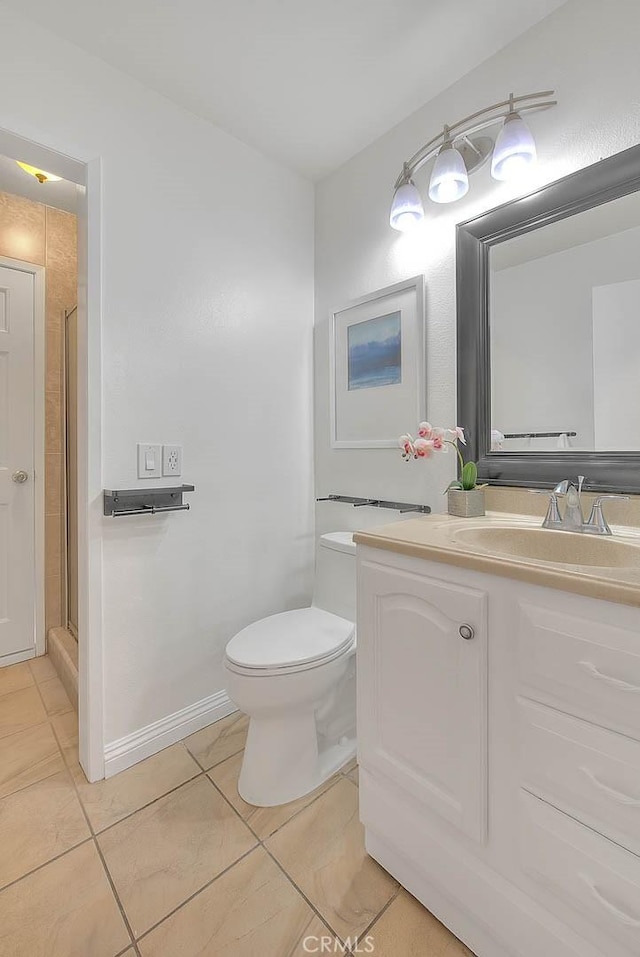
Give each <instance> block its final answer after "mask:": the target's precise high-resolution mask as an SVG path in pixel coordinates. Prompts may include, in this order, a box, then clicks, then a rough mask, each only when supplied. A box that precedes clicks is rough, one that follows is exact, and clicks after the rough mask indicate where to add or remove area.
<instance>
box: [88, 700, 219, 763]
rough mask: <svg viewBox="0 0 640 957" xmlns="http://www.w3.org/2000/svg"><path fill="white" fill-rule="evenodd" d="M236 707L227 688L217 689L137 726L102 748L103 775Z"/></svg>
mask: <svg viewBox="0 0 640 957" xmlns="http://www.w3.org/2000/svg"><path fill="white" fill-rule="evenodd" d="M237 710H238V709H237V708H236V706H235V704H233V702H232V701H231V699H230V698H229V695H228V694H227V692H226V691H218V692H217V694H213V695H210V696H209V697H208V698H202V700H201V701H196V703H195V704H191V705H189V706H188V707H187V708H183V709H182V710H181V711H176V712H175V713H174V714H169V715H167V716H166V717H165V718H160V720H159V721H154V722H153V724H148V725H147V726H146V728H140V730H139V731H134V732H133V734H128V735H127V736H126V737H124V738H119V739H118V740H117V741H112V742H111V744H108V745H106V747H105V749H104V776H105V777H106V778H110V777H113V775H114V774H118V773H119V772H120V771H124V770H125V769H126V768H130V767H132V765H134V764H137V763H138V762H139V761H144V759H145V758H150V757H151V755H152V754H157V753H158V751H162V749H163V748H168V747H169V745H171V744H175V743H176V741H181V740H182V739H183V738H186V737H188V735H190V734H193V733H194V731H200V729H201V728H206V727H207V725H209V724H213V723H214V721H219V720H220V718H226V717H227V715H229V714H232V713H233V712H234V711H237Z"/></svg>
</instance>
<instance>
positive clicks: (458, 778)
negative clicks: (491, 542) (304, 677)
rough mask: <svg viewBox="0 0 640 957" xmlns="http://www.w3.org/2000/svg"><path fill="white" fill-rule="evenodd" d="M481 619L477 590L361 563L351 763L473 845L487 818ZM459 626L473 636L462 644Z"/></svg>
mask: <svg viewBox="0 0 640 957" xmlns="http://www.w3.org/2000/svg"><path fill="white" fill-rule="evenodd" d="M486 616H487V611H486V593H485V592H483V591H478V590H476V589H473V588H467V587H464V586H461V585H456V584H449V583H447V582H444V581H438V580H436V579H433V578H430V577H427V576H426V575H424V576H423V575H421V574H415V573H412V572H409V571H405V570H403V569H395V568H390V567H388V566H384V565H380V564H378V563H376V562H372V561H369V560H363V561H361V562H360V569H359V581H358V740H359V745H358V751H359V758H360V762H361V764H362V766H363V767H364V768H366V769H368V770H370V771H373V772H375V771H378V772H382V773H383V774H384V775H386V776H387V777H389V778H390V779H391V780H393V781H394V782H395V783H396V784H397V785H399V786H401V787H402V788H404V789H405V790H406V791H408V792H410V793H411V794H413V795H414V796H415V797H416V798H417V799H418V800H419V801H420V802H422V804H423V805H425V806H426V807H428V808H430V809H431V810H432V811H435V812H436V813H437V814H439V815H441V816H442V817H444V818H446V819H447V820H448V821H450V822H451V823H452V824H454V825H455V826H457V827H458V828H459V829H460V830H461V831H463V832H464V833H465V834H467V835H468V836H469V837H471V838H473V839H474V840H476V841H478V842H483V841H484V840H485V837H486V818H487V798H486V795H487V624H486ZM463 625H470V626H471V627H472V629H473V633H474V634H473V637H472V638H470V639H467V640H465V638H463V637H461V634H460V628H461V627H462V626H463ZM463 631H464V629H463Z"/></svg>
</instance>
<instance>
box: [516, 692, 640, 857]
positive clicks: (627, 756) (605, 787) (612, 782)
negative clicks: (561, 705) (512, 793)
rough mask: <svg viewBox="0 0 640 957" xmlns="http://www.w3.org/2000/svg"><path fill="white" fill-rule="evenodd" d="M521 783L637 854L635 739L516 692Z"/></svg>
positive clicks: (639, 771)
mask: <svg viewBox="0 0 640 957" xmlns="http://www.w3.org/2000/svg"><path fill="white" fill-rule="evenodd" d="M518 705H519V721H520V735H519V740H520V745H521V750H520V754H521V766H520V783H521V784H522V786H523V787H524V788H526V790H527V791H531V792H532V793H533V794H536V795H538V797H541V798H543V799H544V800H545V801H548V802H549V803H550V804H553V805H554V806H555V807H558V808H560V809H561V810H563V811H566V813H567V814H570V815H571V816H572V817H575V818H577V820H579V821H582V822H583V823H585V824H588V825H589V827H593V828H595V830H596V831H599V832H600V833H601V834H604V835H605V836H606V837H608V838H610V839H611V840H612V841H616V842H617V843H618V844H621V845H622V846H623V847H626V848H628V849H629V850H630V851H633V852H634V853H635V854H640V743H639V742H638V741H635V740H634V739H633V738H628V737H626V736H623V735H621V734H617V733H616V732H615V731H605V730H604V729H603V728H599V727H596V726H595V725H592V724H588V723H587V722H586V721H581V720H580V719H579V718H572V717H569V716H568V715H566V714H561V713H560V712H559V711H555V710H553V709H551V708H548V707H546V706H545V705H540V704H536V703H535V702H533V701H528V700H527V699H524V698H521V699H520V700H519V702H518Z"/></svg>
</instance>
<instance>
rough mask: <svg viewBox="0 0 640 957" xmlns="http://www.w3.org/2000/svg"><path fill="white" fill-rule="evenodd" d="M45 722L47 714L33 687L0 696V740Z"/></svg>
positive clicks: (36, 690)
mask: <svg viewBox="0 0 640 957" xmlns="http://www.w3.org/2000/svg"><path fill="white" fill-rule="evenodd" d="M46 720H47V712H46V711H45V710H44V708H43V706H42V701H41V700H40V695H39V694H38V689H37V688H36V687H35V685H34V686H32V687H31V688H23V689H22V690H21V691H10V692H9V693H8V694H3V695H2V696H0V738H6V737H8V735H10V734H17V733H18V731H24V730H25V729H26V728H32V727H34V726H35V725H36V724H42V723H43V722H44V721H46Z"/></svg>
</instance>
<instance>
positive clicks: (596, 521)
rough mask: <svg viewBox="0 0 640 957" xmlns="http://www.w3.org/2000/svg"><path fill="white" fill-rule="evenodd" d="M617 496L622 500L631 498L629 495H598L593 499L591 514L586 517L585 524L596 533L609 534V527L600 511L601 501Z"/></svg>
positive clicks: (626, 500) (625, 500)
mask: <svg viewBox="0 0 640 957" xmlns="http://www.w3.org/2000/svg"><path fill="white" fill-rule="evenodd" d="M612 498H617V499H619V500H620V501H622V502H628V501H630V499H631V496H630V495H598V497H597V498H595V499H594V501H593V505H592V506H591V514H590V515H589V518H588V519H587V526H588V527H589V528H590V529H593V531H594V532H595V533H596V534H598V535H611V534H612V532H611V529H610V528H609V523H608V522H607V520H606V518H605V517H604V512H603V511H602V503H603V502H604V501H605V500H606V499H612Z"/></svg>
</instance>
